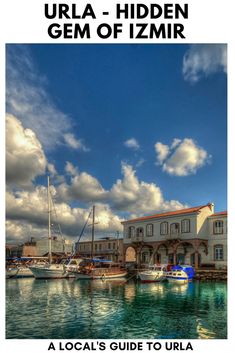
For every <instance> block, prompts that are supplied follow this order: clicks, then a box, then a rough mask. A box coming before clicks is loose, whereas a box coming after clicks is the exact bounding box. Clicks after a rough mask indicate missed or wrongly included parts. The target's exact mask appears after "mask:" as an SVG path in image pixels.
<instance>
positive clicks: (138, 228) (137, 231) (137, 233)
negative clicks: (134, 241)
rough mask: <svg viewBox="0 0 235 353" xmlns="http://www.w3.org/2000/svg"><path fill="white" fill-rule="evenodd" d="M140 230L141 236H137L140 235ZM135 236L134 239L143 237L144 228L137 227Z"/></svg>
mask: <svg viewBox="0 0 235 353" xmlns="http://www.w3.org/2000/svg"><path fill="white" fill-rule="evenodd" d="M140 229H141V230H142V235H140V234H139V233H140V232H139V230H140ZM135 235H136V238H140V237H144V227H137V228H136V232H135Z"/></svg>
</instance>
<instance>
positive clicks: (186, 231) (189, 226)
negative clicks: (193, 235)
mask: <svg viewBox="0 0 235 353" xmlns="http://www.w3.org/2000/svg"><path fill="white" fill-rule="evenodd" d="M185 221H187V222H188V227H187V229H188V230H184V227H183V224H184V222H185ZM190 232H191V222H190V219H189V218H185V219H182V221H181V233H190Z"/></svg>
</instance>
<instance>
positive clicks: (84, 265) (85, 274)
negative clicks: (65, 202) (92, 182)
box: [68, 206, 127, 279]
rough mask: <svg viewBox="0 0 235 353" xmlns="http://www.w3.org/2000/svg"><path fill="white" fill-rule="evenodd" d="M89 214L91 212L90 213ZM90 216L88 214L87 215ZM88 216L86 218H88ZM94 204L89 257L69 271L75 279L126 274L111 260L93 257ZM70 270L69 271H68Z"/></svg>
mask: <svg viewBox="0 0 235 353" xmlns="http://www.w3.org/2000/svg"><path fill="white" fill-rule="evenodd" d="M90 214H91V213H90ZM89 217H90V215H89ZM89 217H88V218H89ZM94 237H95V206H93V208H92V240H91V258H90V259H83V261H82V262H80V264H79V267H77V269H73V271H71V272H72V273H73V274H74V275H75V277H76V278H77V279H109V278H120V277H125V276H126V275H127V270H126V269H125V268H124V267H122V266H120V264H118V263H114V262H113V261H111V260H104V259H97V258H94ZM68 272H70V271H68Z"/></svg>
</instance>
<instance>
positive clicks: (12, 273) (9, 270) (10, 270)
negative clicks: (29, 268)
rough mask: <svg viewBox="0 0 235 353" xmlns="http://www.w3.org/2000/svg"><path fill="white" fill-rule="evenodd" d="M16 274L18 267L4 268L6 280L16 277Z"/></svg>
mask: <svg viewBox="0 0 235 353" xmlns="http://www.w3.org/2000/svg"><path fill="white" fill-rule="evenodd" d="M18 272H19V269H18V267H7V268H6V278H13V277H16V276H17V273H18Z"/></svg>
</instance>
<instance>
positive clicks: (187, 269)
mask: <svg viewBox="0 0 235 353" xmlns="http://www.w3.org/2000/svg"><path fill="white" fill-rule="evenodd" d="M194 276H195V270H194V268H193V267H192V266H188V265H176V266H172V267H171V270H170V271H168V272H167V274H166V278H167V280H168V281H169V282H174V283H182V284H184V283H188V282H190V281H192V279H193V277H194Z"/></svg>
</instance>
